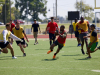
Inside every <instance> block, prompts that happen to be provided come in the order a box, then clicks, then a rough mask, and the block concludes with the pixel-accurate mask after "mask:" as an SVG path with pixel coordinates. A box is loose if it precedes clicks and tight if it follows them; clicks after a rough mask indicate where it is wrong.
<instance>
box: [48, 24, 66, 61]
mask: <svg viewBox="0 0 100 75" xmlns="http://www.w3.org/2000/svg"><path fill="white" fill-rule="evenodd" d="M64 29H65V26H64V25H61V27H60V32H55V35H58V39H57V40H56V41H55V42H54V43H53V44H52V45H51V47H50V50H49V51H48V52H47V54H49V53H51V52H52V51H53V48H54V47H55V46H57V45H58V49H57V51H56V53H54V56H53V59H55V57H56V55H57V54H58V53H59V51H60V50H61V49H62V48H63V46H65V42H66V36H67V33H66V31H65V30H64Z"/></svg>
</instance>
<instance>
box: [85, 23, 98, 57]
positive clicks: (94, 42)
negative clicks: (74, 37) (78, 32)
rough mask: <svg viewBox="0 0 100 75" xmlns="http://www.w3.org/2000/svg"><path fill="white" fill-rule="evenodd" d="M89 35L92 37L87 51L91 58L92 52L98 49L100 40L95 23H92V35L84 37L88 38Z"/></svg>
mask: <svg viewBox="0 0 100 75" xmlns="http://www.w3.org/2000/svg"><path fill="white" fill-rule="evenodd" d="M87 37H90V43H89V45H88V48H87V51H88V53H87V54H88V55H89V56H88V57H87V58H91V55H90V53H93V52H95V51H96V50H97V49H96V47H97V45H98V41H99V39H98V35H97V32H96V31H95V25H94V24H92V25H91V33H90V35H89V36H84V38H87Z"/></svg>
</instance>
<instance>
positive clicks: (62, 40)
mask: <svg viewBox="0 0 100 75" xmlns="http://www.w3.org/2000/svg"><path fill="white" fill-rule="evenodd" d="M59 33H60V34H61V35H64V34H65V35H67V33H66V31H64V32H62V33H61V32H59ZM57 41H58V42H59V43H60V44H64V43H65V42H66V37H65V38H61V37H60V36H58V39H57Z"/></svg>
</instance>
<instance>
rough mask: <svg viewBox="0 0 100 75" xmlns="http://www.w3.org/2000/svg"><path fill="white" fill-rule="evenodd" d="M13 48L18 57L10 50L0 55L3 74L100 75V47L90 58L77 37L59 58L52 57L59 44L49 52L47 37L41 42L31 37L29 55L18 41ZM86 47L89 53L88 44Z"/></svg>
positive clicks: (66, 46) (27, 49)
mask: <svg viewBox="0 0 100 75" xmlns="http://www.w3.org/2000/svg"><path fill="white" fill-rule="evenodd" d="M99 45H100V43H99ZM13 48H14V51H15V56H17V57H18V58H17V59H12V58H11V54H10V51H9V53H8V54H3V53H2V54H0V75H100V50H98V51H97V52H95V53H93V54H92V58H91V59H86V57H87V55H82V53H81V50H80V49H81V48H80V47H77V41H76V40H75V39H67V40H66V45H65V47H63V49H62V50H61V51H60V53H59V54H58V55H57V57H56V59H55V60H53V59H52V57H53V54H54V52H55V51H56V49H57V47H55V48H54V51H53V52H52V53H50V54H46V53H47V51H48V50H49V40H46V39H40V40H39V44H38V45H34V40H30V42H29V46H28V47H27V48H26V49H25V52H26V54H27V56H26V57H23V56H22V55H23V54H22V52H21V51H20V48H19V47H18V46H17V45H16V44H15V42H14V44H13ZM84 50H85V52H86V48H85V47H84ZM92 70H99V72H94V71H92Z"/></svg>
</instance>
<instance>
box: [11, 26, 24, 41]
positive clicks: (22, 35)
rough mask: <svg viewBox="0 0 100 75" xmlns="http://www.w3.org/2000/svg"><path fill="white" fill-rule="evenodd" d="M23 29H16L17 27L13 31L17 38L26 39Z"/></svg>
mask: <svg viewBox="0 0 100 75" xmlns="http://www.w3.org/2000/svg"><path fill="white" fill-rule="evenodd" d="M23 31H24V30H23V27H20V28H19V29H16V28H15V27H14V28H13V29H12V32H13V34H14V35H15V36H17V37H18V38H20V39H21V38H24V34H23Z"/></svg>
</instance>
